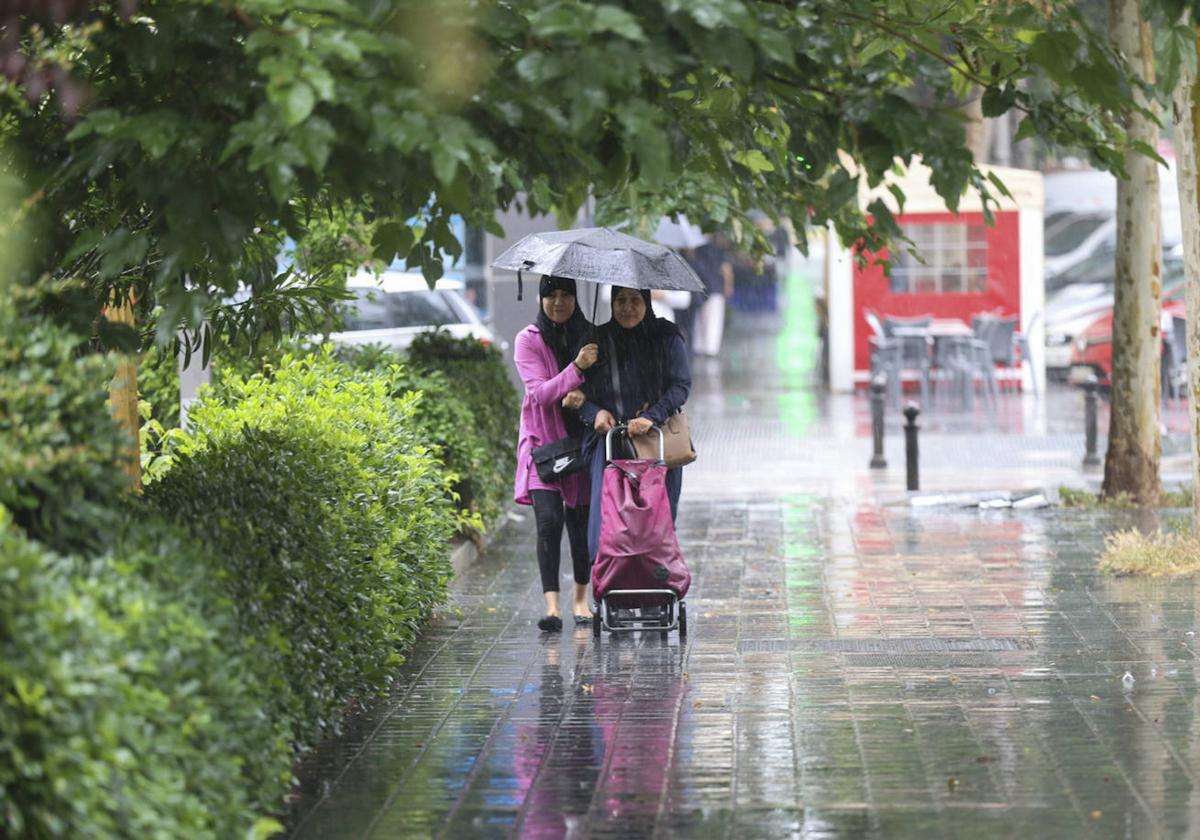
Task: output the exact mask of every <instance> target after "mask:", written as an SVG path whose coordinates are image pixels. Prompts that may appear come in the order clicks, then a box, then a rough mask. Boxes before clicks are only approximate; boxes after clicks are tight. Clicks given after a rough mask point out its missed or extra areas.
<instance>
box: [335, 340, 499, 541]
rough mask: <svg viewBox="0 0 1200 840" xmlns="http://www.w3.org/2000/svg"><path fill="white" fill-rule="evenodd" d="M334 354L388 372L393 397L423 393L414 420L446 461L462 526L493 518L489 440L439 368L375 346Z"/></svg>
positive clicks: (496, 508)
mask: <svg viewBox="0 0 1200 840" xmlns="http://www.w3.org/2000/svg"><path fill="white" fill-rule="evenodd" d="M335 352H336V354H337V356H338V358H339V359H342V360H344V361H345V362H346V363H347V364H349V365H351V366H353V367H355V368H357V369H359V370H367V371H370V370H375V371H388V373H389V376H390V381H391V383H392V389H393V391H392V394H393V396H394V397H397V398H401V399H402V398H405V397H406V395H407V394H409V393H410V392H418V393H420V394H421V399H420V401H419V402H418V404H417V410H416V413H415V415H414V418H413V419H414V421H415V422H416V430H417V436H418V439H419V440H421V441H423V442H424V443H426V444H427V445H429V446H430V447H431V448H432V449H433V450H434V452H435V453H436V454H437V457H438V459H439V460H440V461H441V462H442V463H443V464H444V465H445V467H446V470H447V473H448V475H447V478H449V479H450V487H451V491H452V499H453V500H454V501H455V502H456V503H457V504H458V505H459V506H460V507H461V509H462V512H463V514H464V516H463V520H462V521H463V524H464V525H469V526H474V527H482V521H483V520H485V519H490V518H492V517H493V516H495V515H496V513H498V512H499V510H500V505H501V503H502V501H503V499H502V498H497V497H496V493H495V491H494V489H493V488H492V484H491V483H490V477H491V473H492V472H493V471H494V470H495V469H496V465H495V459H494V458H493V457H492V454H491V451H492V447H491V445H490V441H488V440H487V439H486V438H485V437H484V435H483V432H482V431H481V430H480V428H479V426H478V425H477V423H476V420H475V416H474V415H473V414H472V413H471V408H470V406H469V405H468V404H467V402H466V400H465V399H464V398H463V396H462V395H461V394H460V393H459V392H458V391H457V390H456V389H455V388H454V387H453V386H452V385H451V383H450V381H449V379H447V377H446V375H445V374H444V373H442V372H441V371H438V370H419V369H417V368H415V367H413V366H412V365H409V364H407V363H406V359H405V357H404V356H402V355H400V354H399V353H395V352H393V351H390V350H388V349H387V348H383V347H380V346H378V345H366V346H363V347H344V348H338V349H337V350H336V351H335ZM472 514H475V515H474V516H472Z"/></svg>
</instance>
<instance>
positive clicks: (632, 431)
mask: <svg viewBox="0 0 1200 840" xmlns="http://www.w3.org/2000/svg"><path fill="white" fill-rule="evenodd" d="M628 425H629V435H630V437H641V436H642V435H644V434H648V433H649V432H650V430H651V429H653V428H654V421H653V420H651V419H650V418H649V417H634V418H633V419H632V420H630V421H629V424H628Z"/></svg>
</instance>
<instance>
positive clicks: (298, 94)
mask: <svg viewBox="0 0 1200 840" xmlns="http://www.w3.org/2000/svg"><path fill="white" fill-rule="evenodd" d="M283 103H284V104H283V118H284V123H285V124H286V125H287V126H288V127H289V128H292V127H294V126H297V125H299V124H300V123H302V122H304V121H305V120H306V119H308V115H309V114H311V113H312V111H313V108H314V107H315V106H316V104H317V98H316V96H315V95H314V94H313V89H312V88H311V87H309V85H308V84H307V83H305V82H296V83H295V84H293V85H292V86H291V87H289V88H288V91H287V96H286V97H285V98H284V101H283Z"/></svg>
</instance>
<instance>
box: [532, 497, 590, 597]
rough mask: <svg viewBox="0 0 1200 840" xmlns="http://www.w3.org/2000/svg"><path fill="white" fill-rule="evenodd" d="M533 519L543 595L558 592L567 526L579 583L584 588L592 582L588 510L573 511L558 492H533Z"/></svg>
mask: <svg viewBox="0 0 1200 840" xmlns="http://www.w3.org/2000/svg"><path fill="white" fill-rule="evenodd" d="M529 495H530V496H531V497H533V516H534V518H535V519H536V520H537V560H538V569H539V570H540V571H541V573H542V591H543V592H557V591H558V563H559V560H560V559H561V557H562V532H563V523H564V522H565V523H566V526H567V539H568V540H570V542H571V565H572V566H573V567H574V571H575V582H576V583H577V584H579V585H580V586H583V585H584V584H586V583H587V582H588V581H590V580H591V579H592V564H591V561H590V560H589V558H588V549H587V520H588V509H587V508H586V507H577V508H569V507H566V506H565V505H564V504H563V498H562V495H561V494H560V493H558V492H557V491H555V490H531V491H529Z"/></svg>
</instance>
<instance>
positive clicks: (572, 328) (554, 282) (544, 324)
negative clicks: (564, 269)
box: [534, 274, 591, 370]
mask: <svg viewBox="0 0 1200 840" xmlns="http://www.w3.org/2000/svg"><path fill="white" fill-rule="evenodd" d="M559 290H562V291H564V292H567V293H569V294H571V295H572V296H574V295H575V281H574V280H572V279H571V278H570V277H555V276H553V275H550V274H543V275H542V279H541V282H539V283H538V311H537V318H535V319H534V324H536V325H537V328H538V330H539V331H540V332H541V333H542V340H543V341H545V342H546V346H547V347H549V348H550V350H551V351H552V352H553V353H554V359H555V361H557V362H558V369H559V370H562V369H563V368H565V367H566V366H567V365H569V364H571V362H572V361H574V359H575V356H576V354H578V353H579V348H580V347H582V346H583V345H584V344H586V343H587V333H588V328H589V327H590V326H591V325H590V324H588V322H587V319H585V318H584V317H583V313H582V312H581V311H580V310H579V300H578V298H576V301H575V311H574V312H572V313H571V317H570V318H568V319H567V321H566V323H563V324H556V323H554V322H553V321H551V320H550V319H549V318H548V317H546V310H545V309H543V308H542V299H543V298H545V297H546V295H548V294H550V293H551V292H555V291H559Z"/></svg>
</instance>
